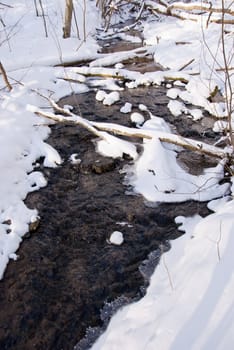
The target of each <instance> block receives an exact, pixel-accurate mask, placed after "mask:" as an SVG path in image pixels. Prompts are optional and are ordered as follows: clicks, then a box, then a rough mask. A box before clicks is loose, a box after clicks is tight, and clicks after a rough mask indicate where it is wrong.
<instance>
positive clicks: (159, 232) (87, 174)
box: [0, 87, 213, 350]
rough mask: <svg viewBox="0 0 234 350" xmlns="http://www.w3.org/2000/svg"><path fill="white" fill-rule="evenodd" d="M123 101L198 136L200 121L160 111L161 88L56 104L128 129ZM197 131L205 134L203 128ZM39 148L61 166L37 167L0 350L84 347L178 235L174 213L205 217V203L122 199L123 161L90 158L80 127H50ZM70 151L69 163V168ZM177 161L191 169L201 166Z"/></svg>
mask: <svg viewBox="0 0 234 350" xmlns="http://www.w3.org/2000/svg"><path fill="white" fill-rule="evenodd" d="M124 102H131V103H132V104H133V111H134V110H137V109H136V108H137V106H138V104H139V103H144V104H146V105H147V106H149V108H150V110H151V112H152V113H154V114H156V115H158V116H162V117H164V118H165V120H166V121H168V122H169V123H173V124H174V128H177V129H178V130H179V131H180V133H182V134H183V133H184V134H186V136H189V135H188V133H190V134H191V135H193V136H194V135H195V136H197V137H201V131H202V130H201V123H199V124H198V123H197V124H196V123H193V122H192V121H191V120H189V119H186V118H184V119H183V117H181V118H177V120H175V118H174V117H172V116H171V115H170V113H169V111H168V109H167V103H168V99H167V97H166V90H165V88H163V87H160V88H159V87H158V88H154V87H147V88H138V89H134V90H126V91H124V92H121V100H120V101H119V102H118V103H116V104H115V105H113V106H111V107H104V106H103V105H102V103H100V102H97V101H96V100H95V92H94V91H91V92H88V93H86V94H82V95H76V96H75V95H74V96H71V97H68V98H64V99H63V100H62V101H61V105H63V104H74V105H75V106H76V107H75V110H74V112H77V113H81V114H82V115H83V116H84V117H87V118H88V119H90V120H97V121H110V122H116V123H121V124H123V125H128V126H130V125H131V124H130V120H129V116H128V115H125V114H121V113H120V112H119V109H120V107H121V106H122V105H123V104H124ZM94 113H95V115H94ZM203 131H204V130H203ZM203 134H204V133H203ZM205 134H206V135H207V136H208V137H210V138H212V137H213V134H212V131H211V130H210V129H209V128H208V129H207V130H206V133H205ZM48 142H49V143H50V144H51V145H52V146H54V147H55V148H56V149H57V150H58V151H59V153H60V154H61V156H62V158H63V164H62V165H61V166H59V167H58V168H56V169H49V168H43V167H42V166H40V167H39V169H41V171H43V173H44V174H45V176H46V178H47V179H48V186H47V187H45V188H43V189H41V190H40V191H38V192H34V193H31V194H30V195H29V197H28V198H27V200H26V203H27V205H28V206H29V207H32V208H35V207H36V208H37V209H38V211H39V213H40V217H41V221H40V225H39V227H38V229H37V230H36V231H35V232H34V233H31V234H27V235H26V238H25V239H24V241H23V243H22V244H21V247H20V249H19V250H18V255H19V259H18V261H17V262H11V263H10V264H9V265H8V267H7V270H6V273H5V277H4V279H3V280H2V281H0V310H1V312H0V349H14V350H17V349H22V350H26V349H30V350H31V349H38V350H42V349H46V350H57V349H68V350H70V349H73V348H74V346H75V345H76V349H88V348H89V346H90V345H91V343H92V341H93V340H94V339H95V338H96V337H97V336H98V334H100V332H101V331H102V330H103V329H104V328H105V326H106V325H107V322H108V319H109V317H110V316H111V314H112V313H113V312H114V311H115V310H116V309H117V308H118V307H119V306H121V305H124V304H126V303H129V302H131V301H132V300H137V299H139V298H141V297H142V296H143V295H144V293H145V288H146V287H147V285H148V280H149V277H150V274H151V273H152V272H153V269H154V267H155V265H156V263H157V262H158V257H159V255H160V251H162V250H166V249H168V247H169V245H168V240H171V239H174V238H176V237H178V235H180V234H181V233H180V232H179V231H178V230H177V227H176V225H175V223H174V217H175V216H177V215H186V216H188V215H192V214H195V213H199V214H201V215H203V216H205V215H207V214H208V210H207V209H206V204H205V203H196V202H192V201H191V202H187V203H181V204H176V205H175V204H160V205H155V206H152V205H149V203H145V201H144V199H143V198H142V197H141V196H139V195H126V191H131V189H130V188H128V187H127V186H126V185H124V174H122V173H121V169H122V168H123V166H124V165H125V164H131V160H130V159H124V160H122V159H116V160H114V159H112V158H105V157H102V156H101V155H99V154H97V153H96V152H95V138H94V136H93V135H91V134H90V133H88V132H87V131H86V130H84V129H81V128H79V127H76V126H70V125H66V126H65V125H55V126H53V127H52V133H51V136H50V138H49V139H48ZM139 148H140V145H139ZM73 153H77V155H78V158H79V159H80V160H81V162H80V163H79V164H72V163H71V162H70V159H69V158H70V156H71V154H73ZM182 158H183V159H182V160H183V163H184V166H186V167H188V168H191V169H192V168H193V167H195V168H196V169H197V168H199V167H200V168H202V167H203V165H204V161H205V160H204V158H203V157H201V156H196V157H195V158H194V159H193V160H192V161H191V158H190V155H189V157H186V155H185V156H183V157H182ZM115 230H118V231H121V232H122V233H123V235H124V243H123V244H122V245H121V246H114V245H111V244H109V243H108V238H109V236H110V234H111V233H112V232H113V231H115ZM152 252H153V254H151V255H150V259H148V257H149V254H150V253H152ZM147 259H148V260H147ZM88 329H89V331H88V337H86V338H85V335H86V332H87V330H88Z"/></svg>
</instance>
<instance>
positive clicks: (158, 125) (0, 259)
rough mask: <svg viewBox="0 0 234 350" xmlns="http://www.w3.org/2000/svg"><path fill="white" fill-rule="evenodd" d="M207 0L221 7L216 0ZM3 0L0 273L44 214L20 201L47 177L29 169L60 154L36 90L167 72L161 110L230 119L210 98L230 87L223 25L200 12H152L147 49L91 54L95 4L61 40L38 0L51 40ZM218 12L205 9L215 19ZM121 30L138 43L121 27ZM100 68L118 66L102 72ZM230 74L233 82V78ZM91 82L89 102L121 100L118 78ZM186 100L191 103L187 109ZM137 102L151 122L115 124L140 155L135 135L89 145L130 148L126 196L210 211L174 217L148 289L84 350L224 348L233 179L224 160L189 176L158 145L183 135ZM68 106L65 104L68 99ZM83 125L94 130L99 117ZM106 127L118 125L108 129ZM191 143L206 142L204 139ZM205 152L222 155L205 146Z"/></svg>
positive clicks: (114, 150) (26, 6) (131, 82)
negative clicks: (191, 203)
mask: <svg viewBox="0 0 234 350" xmlns="http://www.w3.org/2000/svg"><path fill="white" fill-rule="evenodd" d="M74 3H75V6H78V8H79V9H80V8H83V0H82V1H80V0H77V1H74ZM148 3H152V2H150V1H148ZM212 3H213V5H214V6H220V1H218V0H217V1H212ZM154 4H155V2H154ZM228 4H231V2H230V1H228ZM7 5H9V6H12V8H11V7H7V6H5V5H4V4H3V5H2V4H1V8H0V16H1V21H3V23H4V24H5V27H4V31H2V33H1V62H2V64H3V66H4V67H5V69H6V72H7V75H8V78H9V81H10V83H11V84H12V87H13V90H12V91H11V92H8V91H7V88H6V86H5V82H4V80H3V78H2V75H1V76H0V128H1V133H0V149H1V152H0V168H1V172H0V279H1V278H3V277H4V271H5V269H6V266H7V264H8V262H9V260H10V259H13V260H17V258H18V254H17V250H18V248H19V245H20V243H21V242H22V240H23V236H24V235H25V234H26V233H27V232H28V230H29V225H30V223H32V222H34V221H35V220H37V218H38V217H39V215H40V213H38V211H37V208H34V209H29V208H27V206H26V205H25V203H24V200H25V198H26V196H27V194H28V193H30V192H32V191H36V190H40V188H42V187H44V186H46V185H47V180H46V178H45V177H44V175H43V174H42V173H41V172H40V171H38V170H37V169H38V162H39V159H40V162H43V165H44V166H45V167H57V166H62V163H63V160H62V159H61V157H60V155H59V153H58V152H57V150H55V149H54V148H52V147H51V146H50V145H49V144H48V143H47V141H46V139H47V138H48V136H49V134H50V128H49V125H50V123H52V124H53V122H52V121H51V122H48V120H45V119H43V118H42V117H39V116H37V115H36V114H35V112H37V111H38V110H39V109H41V110H45V111H48V112H50V111H51V108H50V106H49V103H48V100H47V99H46V98H43V96H42V95H45V96H46V97H50V98H53V99H54V100H58V99H59V98H60V97H63V96H65V95H69V94H71V93H85V92H86V91H88V89H89V88H88V87H87V85H86V82H87V79H86V77H85V76H84V75H85V74H88V75H89V74H90V73H92V74H97V75H106V76H108V77H111V76H115V77H117V78H120V77H123V78H125V79H126V80H128V83H127V84H126V86H127V87H128V88H137V87H138V86H140V85H144V86H148V85H150V84H155V85H157V84H161V83H162V82H163V81H164V80H165V79H166V80H170V83H169V84H167V87H168V91H167V96H168V98H169V99H170V102H169V104H168V108H169V111H170V113H171V114H172V115H174V117H175V118H176V117H178V116H179V115H180V114H181V113H184V114H186V115H187V117H190V118H191V117H192V118H193V119H194V120H195V121H198V120H199V119H201V118H202V117H203V109H204V110H205V111H208V112H210V113H211V114H213V115H214V116H216V117H218V118H223V117H224V116H226V115H227V110H226V105H225V104H224V103H223V102H222V101H220V102H217V101H215V102H213V101H212V100H211V99H210V96H211V94H212V93H213V92H214V91H215V89H216V88H217V87H218V90H219V91H220V93H221V94H224V95H225V94H226V91H225V84H224V82H225V76H224V71H223V69H222V67H223V66H224V62H223V59H224V57H223V55H222V50H221V47H220V45H219V43H220V26H219V25H217V24H215V23H209V25H208V26H206V22H207V17H206V16H205V15H204V16H201V19H200V20H199V21H198V22H195V21H192V20H189V16H188V19H187V20H184V21H181V20H179V19H178V18H172V17H168V16H165V17H162V18H160V20H158V21H156V20H155V21H152V20H151V21H150V20H148V21H146V22H143V23H142V26H143V27H144V30H143V34H144V43H145V47H144V49H143V50H142V48H140V49H135V50H132V51H128V52H127V51H125V52H121V53H115V54H107V55H104V54H98V45H97V43H96V40H95V39H94V36H93V35H92V34H94V32H95V27H97V26H99V25H100V17H99V14H98V11H97V10H96V7H95V1H91V0H90V1H86V6H87V7H86V8H87V10H86V11H87V13H86V21H85V22H84V21H83V12H82V11H76V15H77V16H78V21H77V22H78V23H80V26H79V30H80V33H79V35H80V39H79V38H77V32H76V29H75V28H72V36H71V38H69V39H63V38H62V26H63V23H62V20H63V10H64V9H63V7H64V1H63V0H59V1H58V0H56V1H55V0H44V1H43V7H44V10H45V14H46V17H45V18H46V24H47V30H48V37H47V38H46V37H45V28H44V25H43V20H42V17H41V16H39V17H36V15H35V8H34V4H33V2H29V1H24V0H18V1H17V4H16V2H15V1H13V0H9V1H8V2H7ZM204 5H205V3H204ZM206 6H208V5H206ZM83 10H84V9H83ZM218 15H219V14H216V13H213V14H212V18H215V17H216V16H218ZM150 18H151V19H152V17H150ZM85 25H86V30H85V31H84V30H83V29H84V28H85ZM227 28H228V31H229V33H228V34H226V35H225V45H226V48H227V52H228V59H229V65H230V67H233V66H234V62H233V60H234V55H233V27H232V26H231V25H229V26H228V27H227ZM85 33H88V34H87V35H85ZM121 36H122V37H124V38H125V39H126V40H131V41H135V42H138V41H139V40H138V38H133V37H132V36H129V35H127V34H121ZM35 38H36V40H35ZM146 55H153V56H154V59H155V61H156V62H157V63H159V64H161V65H162V66H164V67H166V68H167V70H165V71H160V72H148V73H144V74H143V73H140V72H134V71H128V70H127V69H124V66H123V64H122V63H121V62H123V61H125V60H127V59H129V58H131V59H132V58H135V57H137V56H140V57H144V56H146ZM214 57H215V61H214ZM88 59H92V60H93V61H92V62H91V64H90V65H89V66H87V67H73V68H69V67H67V68H65V67H62V66H57V65H59V64H61V63H63V62H68V61H73V62H74V61H81V60H88ZM55 65H56V66H55ZM106 66H112V67H114V68H104V67H106ZM168 78H170V79H168ZM230 81H231V84H232V86H233V85H234V75H233V74H232V75H231V76H230ZM90 84H92V86H93V87H95V88H97V94H96V99H97V100H98V101H101V102H103V104H104V105H107V106H111V105H112V104H113V103H115V102H117V101H119V100H120V94H119V92H118V91H119V90H122V89H123V88H122V87H121V86H119V85H118V84H117V83H116V82H115V80H114V79H112V78H108V79H104V78H103V79H92V81H91V82H90ZM102 89H103V90H102ZM104 90H105V91H104ZM107 90H109V91H111V92H109V93H108V92H106V91H107ZM227 96H229V97H230V91H227ZM188 104H190V105H193V106H197V107H196V108H195V107H190V106H189V107H188ZM138 107H139V110H140V111H141V112H143V113H145V112H147V114H148V116H149V117H150V119H149V120H147V121H144V120H143V119H141V122H139V119H138V121H137V123H138V128H136V129H133V128H126V127H121V126H120V127H118V130H119V131H122V132H123V133H124V132H126V131H127V132H130V133H132V134H135V135H137V134H138V135H140V133H144V135H145V137H144V138H143V145H142V152H141V153H140V154H138V152H137V147H136V145H134V144H133V143H132V142H130V141H126V140H122V139H120V138H118V137H117V136H113V135H111V134H108V133H107V132H105V133H104V132H102V133H101V134H100V135H101V136H102V139H100V140H99V141H98V142H97V144H96V149H97V151H98V152H100V153H101V154H104V155H107V156H109V157H122V156H123V155H124V154H129V155H130V156H131V157H132V159H133V162H132V164H131V165H130V166H128V167H127V168H126V169H125V170H124V171H125V172H126V181H127V182H128V183H129V184H130V185H131V186H132V188H133V192H134V193H140V194H142V195H143V196H144V198H145V199H146V200H147V201H150V202H153V204H155V203H158V202H162V201H163V202H169V203H175V205H176V203H177V202H181V201H186V200H191V199H192V200H197V201H209V203H208V207H209V208H210V210H212V211H213V213H212V214H210V215H209V216H207V217H206V218H202V217H201V216H199V215H195V216H194V217H177V218H175V221H176V223H177V224H178V225H180V229H181V230H182V231H184V232H185V234H184V235H183V236H182V237H181V238H179V239H177V240H175V241H173V242H172V249H171V250H170V251H168V252H167V253H164V254H163V255H162V257H161V260H160V263H159V265H158V267H157V268H156V270H155V272H154V273H153V275H152V277H151V281H150V285H149V287H148V289H147V292H146V295H145V297H144V298H142V299H141V300H140V301H138V302H135V303H132V304H131V305H128V306H125V307H124V308H122V309H120V310H119V311H118V312H117V314H116V315H115V316H114V317H113V318H112V320H111V322H110V324H109V326H108V328H107V331H106V332H104V333H103V335H102V336H101V337H100V338H99V339H98V340H97V341H96V343H95V344H94V345H93V347H92V349H93V350H97V349H100V350H105V349H108V350H117V349H134V350H143V349H144V350H151V349H152V350H155V349H160V350H177V349H178V350H181V349H192V350H200V349H204V350H210V349H215V350H224V349H225V350H232V348H233V343H234V335H233V329H234V308H233V289H234V274H233V265H234V255H233V253H232V250H233V248H232V247H233V245H234V236H233V233H234V219H233V212H234V200H233V192H234V186H233V179H232V182H231V183H227V182H226V183H225V182H222V179H223V177H224V175H225V174H224V166H223V165H224V160H221V161H220V162H219V163H218V164H217V165H216V166H215V167H213V168H209V169H206V170H205V171H204V172H203V173H202V174H201V175H199V176H195V175H191V174H189V173H187V172H186V171H185V170H184V169H182V168H181V167H180V166H179V164H178V163H177V161H176V157H177V152H178V148H177V146H173V145H169V144H167V143H165V142H164V143H162V142H161V141H160V138H167V137H169V136H171V137H172V138H173V140H176V141H179V136H177V135H174V134H171V130H170V128H169V126H168V125H167V123H166V122H165V121H164V120H163V119H162V118H159V117H158V116H154V115H152V114H151V113H150V112H149V109H150V108H149V107H150V106H145V105H143V104H142V103H140V104H139V106H138ZM65 108H66V109H67V110H70V109H71V107H70V106H66V105H65ZM108 108H109V107H108ZM148 108H149V109H148ZM131 109H132V106H130V103H128V104H127V103H126V104H125V105H124V106H123V107H122V108H121V112H122V113H130V112H131ZM137 113H138V112H137ZM134 114H135V113H134ZM138 115H141V114H140V113H138ZM133 116H134V115H132V118H133ZM135 117H136V114H135ZM135 117H134V118H135ZM141 117H143V116H142V115H141ZM72 118H73V117H71V119H72ZM134 121H135V122H136V119H135V120H134ZM139 124H141V125H139ZM90 125H92V126H96V127H98V123H94V122H93V123H90ZM102 125H103V126H106V127H107V126H109V127H111V128H112V130H113V131H116V130H117V126H116V125H111V124H108V125H104V124H102ZM99 126H100V124H99ZM226 127H227V123H226V121H223V120H219V121H217V122H216V123H215V125H214V130H215V131H217V132H218V131H220V129H221V130H224V129H225V128H226ZM188 142H189V140H188ZM192 142H196V141H191V143H192ZM196 144H197V145H200V146H201V147H203V146H204V145H203V144H202V143H201V142H197V143H196ZM208 148H209V149H210V150H214V151H216V152H219V149H218V148H217V147H215V146H213V145H210V146H209V147H208ZM228 150H229V149H228V148H227V149H226V150H225V151H228ZM78 151H79V150H77V152H78ZM221 153H222V149H220V154H221ZM78 154H79V153H77V154H72V155H71V156H70V161H71V162H72V163H73V164H77V163H79V162H80V159H79V156H78ZM132 229H133V228H132ZM133 234H134V233H133ZM110 242H111V243H112V244H121V243H123V236H121V232H118V233H116V232H114V233H112V234H111V235H110ZM16 264H17V262H16ZM19 278H20V276H19Z"/></svg>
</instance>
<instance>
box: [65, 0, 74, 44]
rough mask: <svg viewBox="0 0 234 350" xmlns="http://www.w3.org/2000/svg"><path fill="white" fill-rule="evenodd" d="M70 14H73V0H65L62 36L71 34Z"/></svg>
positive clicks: (67, 36)
mask: <svg viewBox="0 0 234 350" xmlns="http://www.w3.org/2000/svg"><path fill="white" fill-rule="evenodd" d="M72 14H73V0H66V5H65V20H64V27H63V37H64V38H70V36H71V23H72Z"/></svg>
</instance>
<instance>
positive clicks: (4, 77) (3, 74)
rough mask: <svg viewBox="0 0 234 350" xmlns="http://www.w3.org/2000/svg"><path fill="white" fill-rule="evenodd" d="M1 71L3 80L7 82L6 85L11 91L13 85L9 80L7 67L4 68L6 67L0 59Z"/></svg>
mask: <svg viewBox="0 0 234 350" xmlns="http://www.w3.org/2000/svg"><path fill="white" fill-rule="evenodd" d="M0 73H1V74H2V76H3V80H4V82H5V84H6V86H7V88H8V89H9V91H11V90H12V86H11V84H10V82H9V80H8V77H7V74H6V71H5V69H4V67H3V65H2V62H1V61H0Z"/></svg>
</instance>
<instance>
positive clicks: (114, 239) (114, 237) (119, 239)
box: [109, 231, 124, 245]
mask: <svg viewBox="0 0 234 350" xmlns="http://www.w3.org/2000/svg"><path fill="white" fill-rule="evenodd" d="M123 241H124V238H123V234H122V232H120V231H114V232H113V233H112V234H111V236H110V239H109V242H110V243H111V244H114V245H121V244H123Z"/></svg>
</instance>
